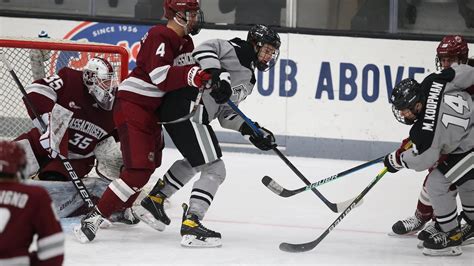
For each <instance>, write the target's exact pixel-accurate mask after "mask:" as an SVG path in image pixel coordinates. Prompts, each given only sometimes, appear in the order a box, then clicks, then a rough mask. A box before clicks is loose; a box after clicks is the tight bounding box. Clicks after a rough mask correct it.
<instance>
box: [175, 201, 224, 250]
mask: <svg viewBox="0 0 474 266" xmlns="http://www.w3.org/2000/svg"><path fill="white" fill-rule="evenodd" d="M183 209H184V213H183V223H182V224H181V236H182V237H183V238H182V240H181V246H183V247H199V248H210V247H220V246H222V242H221V234H220V233H218V232H215V231H212V230H210V229H207V228H206V227H204V226H203V225H202V224H201V222H200V221H199V219H198V217H197V216H196V215H195V214H193V213H189V212H187V209H188V205H187V204H186V203H183Z"/></svg>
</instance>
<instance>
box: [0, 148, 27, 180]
mask: <svg viewBox="0 0 474 266" xmlns="http://www.w3.org/2000/svg"><path fill="white" fill-rule="evenodd" d="M25 166H26V154H25V151H24V150H23V148H22V147H21V146H20V144H18V143H16V142H13V141H5V140H2V141H0V177H15V176H17V175H18V174H21V176H23V170H24V169H25Z"/></svg>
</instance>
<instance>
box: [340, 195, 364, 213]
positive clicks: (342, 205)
mask: <svg viewBox="0 0 474 266" xmlns="http://www.w3.org/2000/svg"><path fill="white" fill-rule="evenodd" d="M356 198H357V197H355V198H352V199H348V200H346V201H343V202H339V203H337V204H336V205H337V211H336V212H337V213H341V212H343V211H345V210H346V209H347V208H348V207H349V206H350V205H352V202H353V201H354V200H355V199H356ZM362 203H364V199H360V200H359V202H357V204H356V205H355V206H354V208H357V207H359V206H360V205H362Z"/></svg>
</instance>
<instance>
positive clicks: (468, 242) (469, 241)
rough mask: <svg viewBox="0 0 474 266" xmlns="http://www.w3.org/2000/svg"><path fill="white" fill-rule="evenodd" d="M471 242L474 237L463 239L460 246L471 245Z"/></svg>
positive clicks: (472, 242) (473, 242)
mask: <svg viewBox="0 0 474 266" xmlns="http://www.w3.org/2000/svg"><path fill="white" fill-rule="evenodd" d="M472 244H474V238H470V239H468V240H466V241H463V242H462V244H461V246H467V245H472Z"/></svg>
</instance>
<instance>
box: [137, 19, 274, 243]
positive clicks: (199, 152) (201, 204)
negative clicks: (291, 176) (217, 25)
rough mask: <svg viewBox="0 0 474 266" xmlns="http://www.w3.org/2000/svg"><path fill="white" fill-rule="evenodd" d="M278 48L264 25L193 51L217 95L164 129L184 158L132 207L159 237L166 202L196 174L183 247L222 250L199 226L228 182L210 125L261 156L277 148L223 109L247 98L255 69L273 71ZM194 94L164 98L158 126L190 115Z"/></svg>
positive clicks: (208, 94) (228, 109) (184, 91)
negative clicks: (243, 139)
mask: <svg viewBox="0 0 474 266" xmlns="http://www.w3.org/2000/svg"><path fill="white" fill-rule="evenodd" d="M279 48H280V37H279V35H278V33H276V32H275V31H274V30H273V29H271V28H269V27H267V26H265V25H256V26H254V27H252V28H251V29H250V31H249V32H248V35H247V40H242V39H240V38H234V39H231V40H222V39H212V40H208V41H205V42H203V43H202V44H201V45H199V46H198V47H196V49H195V50H194V51H193V54H192V55H193V57H194V58H195V60H196V62H197V63H198V64H199V66H200V67H201V68H202V69H204V70H205V71H208V72H209V73H211V74H212V80H211V86H212V87H215V89H213V90H212V91H211V92H209V91H206V92H204V94H203V96H202V99H203V100H202V105H200V107H201V108H200V109H199V110H198V112H196V115H194V117H192V118H191V119H189V120H186V121H183V122H180V123H175V124H165V128H166V131H167V132H168V134H169V135H170V137H171V139H172V140H173V142H174V144H175V145H176V147H177V148H178V150H179V151H180V152H181V154H182V155H183V157H184V158H183V159H181V160H178V161H176V162H174V163H173V165H172V166H171V167H170V169H168V171H167V172H166V174H165V175H164V177H163V180H160V181H159V182H158V183H157V184H156V185H155V187H154V188H153V189H152V191H151V192H150V193H149V195H148V197H146V198H144V199H143V200H142V201H141V205H139V206H134V207H133V209H134V211H135V213H136V214H138V217H139V218H140V219H141V220H142V221H144V222H145V223H147V224H149V225H150V226H152V227H153V228H155V229H156V230H159V231H163V230H164V229H165V226H166V225H169V224H170V219H169V218H168V216H167V215H166V213H165V210H164V208H163V202H164V199H166V198H168V197H171V196H172V195H174V194H175V193H176V192H177V191H178V190H180V189H181V188H182V187H183V186H184V185H186V183H188V182H189V181H190V180H191V179H192V178H193V177H194V176H195V175H197V174H200V177H199V179H198V180H196V181H195V182H194V184H193V188H192V191H191V196H190V199H189V209H187V207H185V208H184V209H185V210H184V215H183V222H182V225H181V235H182V241H181V245H183V246H191V247H217V246H220V245H221V234H220V233H218V232H215V231H213V230H210V229H208V228H206V227H204V226H203V225H202V223H201V220H203V218H204V216H205V214H206V212H207V210H208V209H209V207H210V205H211V204H212V202H213V200H214V197H215V196H216V193H217V191H218V189H219V186H220V185H221V183H222V182H224V179H225V178H226V169H225V164H224V161H223V160H222V159H221V157H222V152H221V148H220V146H219V142H218V140H217V137H216V135H215V133H214V130H213V128H212V126H211V125H210V122H211V121H212V120H214V119H218V120H219V123H220V125H221V126H222V127H224V128H227V129H231V130H235V131H239V132H240V133H241V134H242V135H244V136H245V135H247V136H249V140H250V141H251V142H252V143H253V144H254V145H255V146H256V147H257V148H259V149H261V150H270V149H272V148H273V147H275V146H276V144H275V138H274V136H273V134H272V133H271V132H270V131H269V130H267V129H265V128H260V130H261V132H262V136H258V135H256V134H255V133H253V130H252V129H251V128H250V127H249V126H248V125H247V124H246V123H245V122H244V120H243V118H242V117H240V116H239V115H238V114H237V113H236V112H234V111H233V110H232V109H231V107H230V106H229V105H227V101H228V100H229V99H230V100H231V101H232V102H233V103H235V104H237V105H238V104H239V103H240V102H242V101H243V100H245V99H246V98H247V96H249V95H250V94H251V92H252V89H253V86H254V85H255V74H254V72H255V68H258V69H259V70H261V71H265V70H268V69H270V68H271V67H273V66H274V64H275V63H276V60H277V59H278V55H279V51H280V50H279ZM197 94H198V92H197V89H194V90H192V89H189V88H182V89H180V90H177V91H174V92H171V93H168V94H167V95H166V96H165V98H164V102H163V104H162V106H161V107H160V117H161V118H162V120H163V121H171V120H175V119H176V118H179V117H182V116H183V115H185V114H187V113H189V110H190V106H193V105H194V101H195V99H196V95H197ZM257 125H258V124H257ZM184 206H186V205H184Z"/></svg>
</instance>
